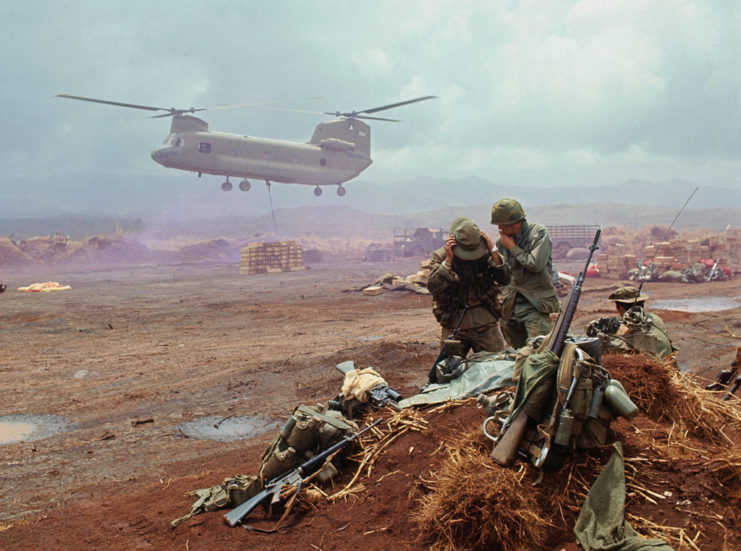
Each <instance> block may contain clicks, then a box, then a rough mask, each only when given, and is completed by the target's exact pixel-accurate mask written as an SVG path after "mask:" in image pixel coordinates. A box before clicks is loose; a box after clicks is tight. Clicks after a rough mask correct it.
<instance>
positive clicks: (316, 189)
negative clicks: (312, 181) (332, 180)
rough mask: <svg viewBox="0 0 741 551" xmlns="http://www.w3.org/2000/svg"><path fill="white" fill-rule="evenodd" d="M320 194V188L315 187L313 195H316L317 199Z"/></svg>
mask: <svg viewBox="0 0 741 551" xmlns="http://www.w3.org/2000/svg"><path fill="white" fill-rule="evenodd" d="M321 194H322V188H320V187H319V186H316V187H315V188H314V195H316V196H317V197H319V196H320V195H321Z"/></svg>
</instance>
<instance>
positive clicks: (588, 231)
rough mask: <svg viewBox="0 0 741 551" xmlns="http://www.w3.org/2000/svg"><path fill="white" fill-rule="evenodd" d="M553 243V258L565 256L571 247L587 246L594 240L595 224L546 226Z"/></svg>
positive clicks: (596, 227)
mask: <svg viewBox="0 0 741 551" xmlns="http://www.w3.org/2000/svg"><path fill="white" fill-rule="evenodd" d="M546 227H547V228H548V233H549V234H550V236H551V242H552V243H553V258H566V255H567V254H568V253H569V251H570V250H571V249H577V248H588V247H589V245H591V244H592V241H594V234H595V233H596V231H597V230H598V229H599V228H600V227H599V226H597V225H592V226H590V225H583V226H582V225H570V226H546Z"/></svg>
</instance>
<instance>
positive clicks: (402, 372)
mask: <svg viewBox="0 0 741 551" xmlns="http://www.w3.org/2000/svg"><path fill="white" fill-rule="evenodd" d="M417 269H418V260H413V259H408V260H404V261H397V262H394V263H391V264H389V263H381V264H367V263H359V262H342V263H326V264H316V265H314V266H312V267H311V269H310V270H307V271H304V272H293V273H285V274H265V275H256V276H240V275H239V270H238V266H236V265H233V264H229V265H211V266H203V265H181V266H164V267H157V266H140V267H135V268H128V269H110V270H106V269H102V268H99V269H92V270H91V269H87V270H86V271H74V270H73V271H70V270H69V269H68V271H65V272H56V273H55V272H50V271H49V269H48V268H46V269H45V271H44V272H41V271H40V269H38V270H36V271H34V270H32V269H26V270H25V271H23V272H18V273H5V274H3V281H4V282H5V283H7V284H8V291H6V292H5V293H4V294H2V295H0V305H1V309H0V323H2V328H3V330H2V332H0V343H1V345H2V350H3V361H2V364H1V365H0V371H1V372H2V387H0V416H8V415H23V416H28V417H27V419H28V420H30V421H33V420H34V419H37V418H36V417H33V416H62V418H63V419H64V421H65V422H68V423H69V425H68V426H66V427H64V428H67V429H68V430H62V431H61V432H58V433H56V434H53V435H49V436H47V437H45V438H41V439H37V440H34V439H29V440H27V441H23V442H16V443H8V444H5V445H0V461H1V462H2V473H3V483H2V486H0V547H2V548H13V549H33V548H57V549H63V548H73V547H74V548H77V549H187V548H188V544H187V542H188V541H191V542H192V541H193V540H194V539H195V535H194V534H195V532H199V534H200V532H202V531H203V530H206V528H205V527H204V526H203V525H202V524H200V523H201V522H204V521H198V522H196V523H194V525H193V526H191V527H190V528H186V529H183V530H179V531H175V532H172V531H170V529H169V522H170V521H171V520H172V519H173V518H175V517H178V516H182V515H183V514H185V512H187V510H188V509H189V507H190V504H191V502H192V500H193V499H192V498H190V497H186V496H184V493H185V492H187V491H188V490H192V489H195V488H201V487H208V486H211V485H214V484H218V483H220V482H221V480H222V479H223V478H225V477H227V476H231V475H234V474H237V473H246V474H252V473H254V472H255V470H256V468H257V466H258V464H259V457H260V455H261V454H262V452H263V450H264V449H265V446H266V444H267V441H268V440H269V439H270V438H271V437H272V434H273V432H274V430H275V426H276V423H277V422H279V421H280V420H283V419H285V418H286V417H287V416H288V415H289V414H290V412H291V410H292V409H293V407H294V406H295V405H297V404H299V403H314V402H325V401H326V400H327V399H329V398H331V397H333V396H334V395H335V394H336V393H337V392H338V391H339V387H340V377H339V374H338V373H337V372H336V371H335V370H334V369H332V367H333V366H334V365H335V364H336V363H338V362H340V361H344V360H348V359H352V360H355V361H356V363H357V364H359V365H362V366H363V367H364V366H366V365H373V366H375V367H378V368H380V369H382V370H383V373H384V375H385V376H386V378H387V380H388V381H389V382H390V383H391V384H392V386H394V387H395V388H397V389H398V390H400V391H401V392H402V393H403V394H406V395H408V394H411V393H414V392H415V391H416V389H418V388H419V387H420V386H421V385H422V384H423V383H424V382H425V380H426V372H427V369H428V367H429V365H430V363H431V362H432V360H433V359H434V357H435V356H436V353H437V338H438V331H439V330H438V327H437V325H436V323H435V321H434V319H433V317H432V315H431V312H430V297H429V296H421V295H417V294H413V293H408V292H401V293H396V292H395V293H386V294H382V295H379V296H375V297H367V296H363V295H362V294H360V293H358V292H351V291H349V290H352V289H358V288H359V287H362V286H364V285H367V284H369V283H371V282H373V281H374V280H375V279H376V278H377V277H378V276H380V275H381V274H383V273H384V272H388V271H391V272H394V273H398V274H401V275H406V274H408V273H414V272H416V271H417ZM50 279H53V280H56V281H59V282H60V283H62V284H65V285H70V286H71V287H72V288H71V289H70V290H67V291H60V292H56V293H48V294H46V293H36V294H27V293H22V292H17V291H15V288H16V287H18V286H21V285H28V284H29V283H32V282H34V281H46V280H50ZM738 281H739V280H738V279H736V280H732V281H728V282H714V283H708V284H700V285H686V284H658V283H656V284H654V283H651V284H647V286H646V287H645V290H646V292H648V294H649V295H651V300H659V299H679V298H682V299H684V298H690V297H703V296H715V297H722V298H724V299H729V300H730V301H732V300H735V301H737V302H736V304H735V307H734V308H733V309H729V310H723V311H716V312H695V313H690V312H677V311H667V310H655V311H656V312H657V313H658V314H659V315H661V317H662V318H663V319H664V321H665V322H666V323H667V326H668V329H669V331H670V334H671V336H672V338H673V340H674V343H675V345H676V346H677V347H678V348H679V349H680V351H681V353H680V356H679V360H680V365H681V366H682V367H683V368H684V369H688V370H692V371H695V372H697V373H700V374H703V375H705V376H707V377H709V378H712V377H713V376H714V374H715V372H716V371H717V370H718V369H720V368H723V367H726V366H727V365H728V364H729V362H730V360H731V359H732V356H733V352H734V350H735V345H736V343H737V341H736V340H734V339H733V338H731V336H730V335H729V334H728V332H727V331H726V329H725V326H728V328H729V329H730V330H731V331H732V332H734V333H736V334H737V335H738V334H741V306H740V305H739V303H738V302H739V301H741V288H740V287H739V283H738ZM617 284H618V282H617V281H609V280H600V279H594V280H588V281H587V283H586V285H585V292H584V294H583V295H582V301H581V303H580V307H579V310H578V313H577V317H576V319H575V322H574V325H573V327H574V328H581V327H583V325H584V322H585V321H587V320H589V319H592V318H594V317H596V316H598V315H608V314H611V313H612V310H611V308H612V305H611V304H610V303H608V302H606V300H605V297H606V295H607V294H609V288H610V287H611V286H615V285H617ZM345 290H348V292H343V291H345ZM650 304H651V303H650V302H649V307H650ZM209 417H213V418H214V419H216V420H217V421H216V423H220V422H222V423H225V422H226V421H227V420H228V419H232V418H243V417H255V418H257V424H256V427H255V429H254V431H253V435H252V436H251V437H250V438H245V439H238V440H225V441H215V440H205V439H195V438H188V437H186V435H187V430H183V426H184V425H183V423H187V422H190V421H193V420H198V419H203V418H209ZM22 419H25V417H24V418H22ZM41 419H42V420H43V419H44V418H43V417H42V418H41ZM0 420H2V419H0ZM476 422H478V421H476ZM206 516H208V515H206ZM207 522H208V523H212V522H213V521H211V520H209V521H207ZM206 526H207V527H208V530H209V533H208V534H201V537H202V538H203V541H208V538H209V537H213V538H216V540H218V541H219V542H221V543H220V544H219V546H217V547H215V548H221V549H226V548H231V547H233V546H235V545H236V543H237V542H247V541H249V537H250V534H247V533H246V532H245V531H243V530H238V533H237V532H235V531H231V532H229V531H228V529H227V528H226V527H223V528H222V527H221V526H217V527H216V528H213V527H212V526H216V525H212V524H207V525H206ZM194 531H195V532H194ZM212 532H217V533H218V535H215V534H214V533H212ZM189 534H190V535H189ZM189 538H190V539H189ZM261 541H262V540H261ZM204 545H205V544H204ZM266 545H267V544H266ZM408 545H409V548H413V547H414V546H413V545H412V544H411V543H410V544H408ZM190 548H191V549H195V548H196V547H190ZM201 548H204V549H207V548H211V547H208V546H205V547H201ZM265 548H270V547H269V546H266V547H265ZM330 548H331V547H330ZM337 548H341V547H337ZM420 548H421V547H420Z"/></svg>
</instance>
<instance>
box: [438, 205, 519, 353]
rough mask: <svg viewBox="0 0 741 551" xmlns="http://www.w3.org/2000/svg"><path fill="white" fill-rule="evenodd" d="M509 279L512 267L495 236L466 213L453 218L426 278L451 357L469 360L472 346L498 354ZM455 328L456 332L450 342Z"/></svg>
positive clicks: (443, 340)
mask: <svg viewBox="0 0 741 551" xmlns="http://www.w3.org/2000/svg"><path fill="white" fill-rule="evenodd" d="M507 282H509V269H508V268H507V266H505V265H504V264H502V259H501V257H500V256H499V253H498V252H497V251H496V249H494V245H493V243H492V241H491V238H489V237H488V236H487V235H486V234H485V233H484V232H482V231H481V230H480V229H479V227H478V226H477V225H476V224H474V222H473V221H472V220H470V219H468V218H466V217H465V216H461V217H458V218H456V219H455V220H453V223H452V224H451V225H450V236H449V237H448V239H447V241H446V242H445V246H444V247H442V248H440V249H438V250H436V251H435V252H434V253H432V257H431V258H430V276H429V278H428V281H427V288H428V289H429V290H430V293H432V299H433V300H432V312H433V314H434V315H435V318H436V319H437V321H438V322H439V323H440V325H441V326H442V336H441V343H442V344H443V345H444V346H445V353H446V355H447V356H453V355H455V356H460V357H463V358H465V356H466V354H467V353H468V351H469V350H471V349H473V351H474V352H481V351H487V352H499V351H500V350H502V349H503V348H504V341H503V340H502V336H501V334H500V333H499V325H498V323H497V322H498V320H499V315H500V314H499V311H500V309H501V291H500V285H506V284H507ZM456 327H458V333H457V334H456V335H455V337H454V340H450V335H451V334H452V333H453V332H454V331H455V329H456Z"/></svg>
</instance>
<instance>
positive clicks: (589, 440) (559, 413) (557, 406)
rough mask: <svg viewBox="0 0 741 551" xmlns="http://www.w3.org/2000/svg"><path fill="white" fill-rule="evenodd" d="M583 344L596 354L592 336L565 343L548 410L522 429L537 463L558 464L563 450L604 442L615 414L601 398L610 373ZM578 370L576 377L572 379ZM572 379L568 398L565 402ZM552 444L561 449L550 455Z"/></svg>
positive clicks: (528, 448) (587, 446)
mask: <svg viewBox="0 0 741 551" xmlns="http://www.w3.org/2000/svg"><path fill="white" fill-rule="evenodd" d="M584 348H586V349H590V351H591V353H593V354H595V352H596V351H595V340H594V339H592V340H591V341H586V342H583V343H577V342H573V341H571V342H567V343H566V344H565V346H564V350H563V353H562V354H561V360H560V363H559V367H558V372H557V374H556V391H555V392H554V395H553V397H552V399H551V401H550V405H549V407H548V408H547V409H546V412H547V413H546V414H545V415H544V416H543V418H542V419H541V420H540V422H539V423H538V424H537V426H535V427H532V428H530V429H529V430H528V431H527V432H526V433H525V437H524V440H525V442H524V444H525V448H526V449H527V451H528V453H529V454H530V456H531V460H532V462H533V463H534V464H535V465H536V466H537V467H541V466H543V464H544V461H545V460H547V462H545V464H546V465H549V466H558V462H560V460H562V458H563V455H564V453H562V452H566V451H571V450H574V449H590V448H598V447H602V446H604V445H605V443H606V439H607V430H608V428H609V426H610V423H611V422H612V420H613V419H614V418H615V415H614V414H613V412H612V410H611V409H610V408H609V407H608V405H607V403H605V402H604V400H603V396H604V391H605V389H606V387H607V386H608V383H609V381H610V375H609V373H608V372H607V371H606V370H605V369H604V368H603V367H602V366H601V365H600V364H599V363H597V362H596V361H595V360H594V358H592V357H591V356H590V355H589V354H587V353H585V352H584V350H583V349H584ZM521 350H523V349H521ZM577 373H578V374H579V377H578V378H577V379H576V381H575V382H574V380H573V379H574V374H577ZM572 382H574V387H573V390H572V394H571V398H570V401H569V402H568V403H566V398H567V396H568V392H569V389H570V388H571V385H572ZM564 405H566V407H564ZM554 447H560V448H561V449H560V450H559V452H557V453H554V454H553V455H552V456H551V453H550V450H551V449H552V448H554Z"/></svg>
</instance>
